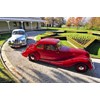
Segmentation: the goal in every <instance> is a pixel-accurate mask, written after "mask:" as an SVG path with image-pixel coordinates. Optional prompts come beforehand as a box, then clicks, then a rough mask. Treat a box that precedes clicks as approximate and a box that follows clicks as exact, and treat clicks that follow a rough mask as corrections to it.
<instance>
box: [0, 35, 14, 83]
mask: <svg viewBox="0 0 100 100" xmlns="http://www.w3.org/2000/svg"><path fill="white" fill-rule="evenodd" d="M9 37H10V34H5V35H3V36H1V37H0V46H1V45H2V44H3V42H4V41H5V40H6V39H8V38H9ZM14 82H15V81H14V79H13V78H12V76H11V74H10V73H9V72H8V71H7V70H6V69H5V67H4V66H3V64H2V63H1V60H0V83H14Z"/></svg>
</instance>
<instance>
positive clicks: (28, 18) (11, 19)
mask: <svg viewBox="0 0 100 100" xmlns="http://www.w3.org/2000/svg"><path fill="white" fill-rule="evenodd" d="M0 21H24V22H25V21H26V22H45V21H44V20H42V19H41V18H40V17H0Z"/></svg>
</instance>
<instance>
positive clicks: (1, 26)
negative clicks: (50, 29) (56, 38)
mask: <svg viewBox="0 0 100 100" xmlns="http://www.w3.org/2000/svg"><path fill="white" fill-rule="evenodd" d="M41 23H44V20H42V19H41V18H40V17H0V32H8V31H12V30H13V29H16V28H23V29H25V30H36V29H41Z"/></svg>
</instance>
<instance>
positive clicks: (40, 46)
mask: <svg viewBox="0 0 100 100" xmlns="http://www.w3.org/2000/svg"><path fill="white" fill-rule="evenodd" d="M36 48H37V49H44V45H43V44H39V45H37V47H36Z"/></svg>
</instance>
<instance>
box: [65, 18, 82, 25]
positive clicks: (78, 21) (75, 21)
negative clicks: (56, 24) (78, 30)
mask: <svg viewBox="0 0 100 100" xmlns="http://www.w3.org/2000/svg"><path fill="white" fill-rule="evenodd" d="M82 18H83V17H70V18H69V19H68V20H67V23H66V25H67V26H69V27H70V26H76V27H78V26H81V21H82Z"/></svg>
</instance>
